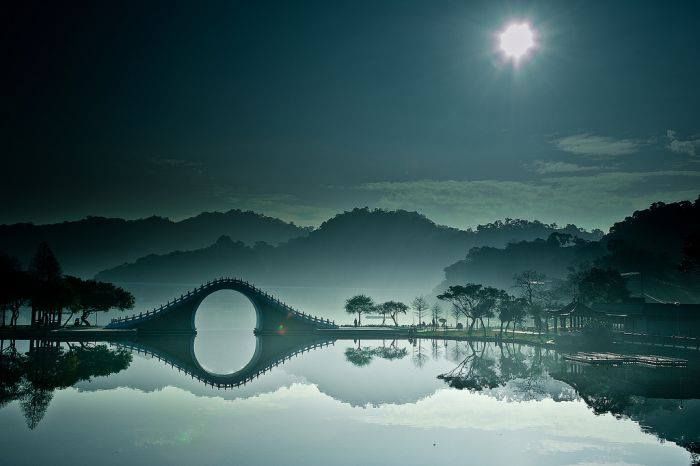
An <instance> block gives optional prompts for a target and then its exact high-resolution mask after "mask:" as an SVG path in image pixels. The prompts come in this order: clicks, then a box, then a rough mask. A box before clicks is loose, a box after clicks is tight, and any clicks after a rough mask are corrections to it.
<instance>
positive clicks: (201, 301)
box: [191, 286, 263, 331]
mask: <svg viewBox="0 0 700 466" xmlns="http://www.w3.org/2000/svg"><path fill="white" fill-rule="evenodd" d="M222 291H223V292H226V291H230V292H232V293H235V295H237V296H236V297H244V298H245V300H246V301H247V302H248V303H250V305H251V306H252V308H253V312H254V314H255V324H254V328H255V329H259V328H261V325H262V323H263V318H262V311H261V309H260V305H259V304H258V303H257V302H256V300H255V299H253V298H252V297H251V295H250V294H249V293H246V292H244V291H241V290H240V289H237V287H235V286H222V287H220V288H218V289H211V290H207V293H205V294H203V295H202V296H201V297H198V298H197V299H196V300H195V301H194V302H193V303H192V314H191V326H192V330H194V331H197V330H198V329H197V316H198V315H200V317H201V314H200V310H201V309H202V307H203V305H206V301H208V300H209V299H212V298H213V297H214V296H215V295H217V294H219V293H220V292H222Z"/></svg>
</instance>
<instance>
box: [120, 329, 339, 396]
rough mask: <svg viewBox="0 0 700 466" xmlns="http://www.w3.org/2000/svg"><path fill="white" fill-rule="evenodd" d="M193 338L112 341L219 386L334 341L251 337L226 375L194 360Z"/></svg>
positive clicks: (233, 383)
mask: <svg viewBox="0 0 700 466" xmlns="http://www.w3.org/2000/svg"><path fill="white" fill-rule="evenodd" d="M195 337H196V336H195V335H177V334H170V335H148V336H139V337H138V338H137V339H134V340H129V341H121V342H115V344H116V345H117V346H118V347H121V348H127V349H130V350H132V351H135V352H136V353H138V354H141V353H143V354H146V355H150V356H154V357H155V358H157V359H158V360H160V361H163V362H165V363H167V364H168V365H170V366H171V367H173V368H175V369H177V370H178V371H181V372H184V373H185V374H187V375H189V376H190V377H192V378H194V379H197V380H198V381H200V382H202V383H204V384H206V385H210V386H211V387H216V388H220V389H227V388H234V387H239V386H241V385H245V384H246V383H248V382H250V381H252V380H254V379H256V378H258V377H259V376H260V375H262V374H264V373H266V372H268V371H271V370H272V369H273V368H275V367H278V366H280V365H282V364H284V363H285V362H286V361H288V360H290V359H292V358H293V357H295V356H297V355H300V354H303V353H306V352H309V351H312V350H314V349H317V348H323V347H325V346H329V345H333V344H335V339H329V338H324V337H320V336H316V335H310V334H309V335H285V336H283V337H280V336H277V335H267V336H265V335H258V336H256V337H255V338H256V342H255V352H254V353H253V357H252V358H251V360H250V361H249V362H248V363H247V364H246V365H245V366H244V367H243V368H242V369H240V370H238V371H236V372H233V373H230V374H215V373H212V372H210V371H208V370H206V369H205V368H204V367H203V366H202V364H201V363H200V362H199V361H198V360H197V357H196V355H195V350H194V342H195Z"/></svg>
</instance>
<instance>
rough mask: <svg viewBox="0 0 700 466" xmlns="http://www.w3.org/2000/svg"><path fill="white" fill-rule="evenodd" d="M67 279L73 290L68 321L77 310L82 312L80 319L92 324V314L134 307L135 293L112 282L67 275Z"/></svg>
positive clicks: (86, 323)
mask: <svg viewBox="0 0 700 466" xmlns="http://www.w3.org/2000/svg"><path fill="white" fill-rule="evenodd" d="M65 281H66V283H67V284H68V286H69V287H70V289H71V291H72V293H71V298H72V299H71V301H70V306H69V307H70V309H71V317H69V318H68V320H67V321H66V323H68V322H69V321H70V319H71V318H72V316H73V313H75V312H80V313H81V315H80V320H81V321H82V322H83V323H84V324H85V325H90V322H89V321H88V317H90V315H91V314H94V313H97V312H108V311H110V310H111V309H118V310H120V311H123V310H126V309H132V308H133V307H134V297H133V295H132V294H131V293H129V292H128V291H126V290H124V289H123V288H120V287H118V286H115V285H113V284H112V283H105V282H99V281H96V280H82V279H80V278H77V277H66V280H65Z"/></svg>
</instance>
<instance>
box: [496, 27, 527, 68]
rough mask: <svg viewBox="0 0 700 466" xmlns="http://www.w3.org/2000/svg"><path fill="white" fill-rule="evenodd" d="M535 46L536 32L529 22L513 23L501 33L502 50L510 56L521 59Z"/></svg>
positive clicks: (516, 59)
mask: <svg viewBox="0 0 700 466" xmlns="http://www.w3.org/2000/svg"><path fill="white" fill-rule="evenodd" d="M534 46H535V33H534V32H533V31H532V29H531V28H530V25H529V24H527V23H521V24H511V25H509V26H508V27H507V28H506V29H505V30H504V31H503V32H502V33H501V34H500V47H501V51H502V52H503V53H504V54H505V55H506V57H508V58H512V59H513V60H515V61H518V60H520V59H521V58H522V57H523V56H524V55H525V54H526V53H527V52H528V51H529V50H530V49H532V48H533V47H534Z"/></svg>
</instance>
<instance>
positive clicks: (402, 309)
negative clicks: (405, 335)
mask: <svg viewBox="0 0 700 466" xmlns="http://www.w3.org/2000/svg"><path fill="white" fill-rule="evenodd" d="M379 307H380V308H381V309H382V313H383V315H388V316H389V317H390V318H391V320H393V321H394V326H398V325H399V321H398V315H399V314H406V312H407V311H408V306H406V305H405V304H404V303H401V302H398V301H387V302H385V303H382V304H380V305H379Z"/></svg>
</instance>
